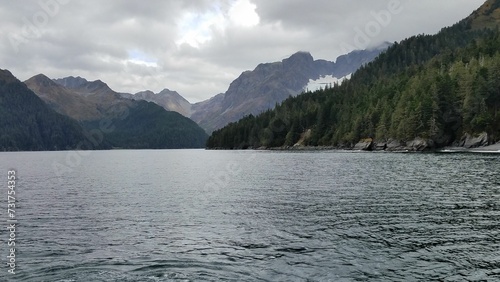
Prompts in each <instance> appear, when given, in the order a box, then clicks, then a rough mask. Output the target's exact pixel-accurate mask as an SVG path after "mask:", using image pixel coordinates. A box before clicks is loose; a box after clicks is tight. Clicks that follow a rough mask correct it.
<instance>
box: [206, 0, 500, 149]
mask: <svg viewBox="0 0 500 282" xmlns="http://www.w3.org/2000/svg"><path fill="white" fill-rule="evenodd" d="M499 15H500V0H488V1H486V2H485V4H484V5H482V6H481V7H480V8H479V9H478V10H476V11H474V12H473V13H472V14H471V15H470V16H469V17H467V18H465V19H464V20H462V21H460V22H458V23H457V24H455V25H453V26H451V27H447V28H443V29H442V30H441V31H440V32H439V33H437V34H435V35H417V36H412V37H410V38H407V39H405V40H403V41H401V42H399V43H396V44H394V45H392V46H391V47H389V48H388V49H387V51H386V52H384V53H382V54H381V55H380V56H378V57H377V58H376V59H375V60H373V61H372V62H370V63H368V64H366V65H364V66H363V67H361V68H360V69H359V70H358V71H356V72H355V73H354V74H353V75H352V77H351V78H350V79H349V80H348V81H345V82H344V83H342V84H341V85H335V86H334V87H332V88H329V89H323V90H320V91H316V92H314V93H305V94H303V95H299V96H297V97H291V98H289V99H287V100H285V101H283V102H282V103H281V104H280V105H278V106H277V107H275V109H274V110H271V111H266V112H264V113H262V114H260V115H257V116H254V115H251V116H247V117H245V118H243V119H241V120H239V121H238V122H236V123H232V124H230V125H228V126H226V127H224V128H222V129H220V130H217V131H215V132H213V134H212V136H211V137H210V138H209V140H208V143H207V144H208V147H209V148H226V149H234V148H259V147H265V148H270V147H279V148H292V147H293V148H301V147H303V146H304V145H306V146H327V147H333V148H350V149H352V148H355V149H360V150H417V151H420V150H429V149H435V148H442V147H444V146H464V147H467V148H470V147H477V146H483V145H488V144H491V143H495V142H497V141H499V140H500V80H499V77H500V52H499V51H498V50H499V46H500V31H499V29H498V28H499V23H500V16H499Z"/></svg>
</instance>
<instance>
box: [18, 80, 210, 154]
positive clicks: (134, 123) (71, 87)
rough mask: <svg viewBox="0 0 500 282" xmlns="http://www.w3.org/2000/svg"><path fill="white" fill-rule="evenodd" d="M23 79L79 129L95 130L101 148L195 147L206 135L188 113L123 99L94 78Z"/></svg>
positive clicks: (203, 142)
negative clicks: (76, 124)
mask: <svg viewBox="0 0 500 282" xmlns="http://www.w3.org/2000/svg"><path fill="white" fill-rule="evenodd" d="M24 84H25V86H27V87H28V88H29V89H30V90H32V91H33V92H32V93H33V95H37V96H38V97H39V98H41V99H42V100H43V101H44V102H45V103H46V104H47V105H48V106H49V107H50V108H51V109H53V110H54V111H56V112H58V113H59V114H62V115H64V116H67V117H69V118H71V119H72V120H74V121H76V122H78V125H79V126H80V127H81V129H82V131H83V132H87V133H89V134H90V135H92V134H98V135H100V136H101V138H99V139H102V140H100V142H99V146H100V147H102V148H134V149H145V148H150V149H173V148H201V147H203V146H204V144H205V141H206V139H207V137H208V136H207V134H206V133H205V132H204V131H203V129H201V128H200V127H199V126H198V125H197V124H196V123H195V122H193V121H192V120H190V119H189V118H186V117H184V116H182V115H181V114H179V113H177V112H173V111H167V110H165V109H164V108H162V107H161V106H159V105H157V104H155V103H151V102H147V101H142V100H141V101H134V100H130V99H125V98H123V97H122V95H120V94H119V93H117V92H115V91H113V90H112V89H111V88H109V86H108V85H107V84H106V83H104V82H102V81H100V80H97V81H87V80H86V79H84V78H81V77H67V78H64V79H55V80H52V79H50V78H48V77H47V76H45V75H43V74H39V75H36V76H34V77H32V78H30V79H28V80H26V81H25V82H24Z"/></svg>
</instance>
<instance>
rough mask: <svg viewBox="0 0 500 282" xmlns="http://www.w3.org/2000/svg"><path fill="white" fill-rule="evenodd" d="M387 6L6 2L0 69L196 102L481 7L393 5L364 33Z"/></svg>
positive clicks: (322, 0)
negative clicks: (265, 73) (264, 72)
mask: <svg viewBox="0 0 500 282" xmlns="http://www.w3.org/2000/svg"><path fill="white" fill-rule="evenodd" d="M391 1H397V0H373V1H362V0H334V1H332V0H315V1H306V0H273V1H269V0H193V1H183V0H169V1H163V0H149V1H147V2H145V3H139V2H137V1H132V0H117V1H97V0H88V1H74V0H26V1H5V3H3V4H2V8H1V9H0V19H1V20H0V36H1V37H2V39H3V40H2V41H0V62H2V66H0V67H1V68H7V69H9V70H11V71H12V72H13V73H14V74H15V75H16V76H17V77H18V78H20V79H22V80H24V79H27V78H29V77H31V76H33V75H35V74H38V73H44V74H46V75H48V76H49V77H53V78H58V77H63V76H69V75H74V76H77V75H79V76H83V77H86V78H87V79H91V80H94V79H101V80H103V81H105V82H107V83H108V84H109V85H110V87H111V88H113V89H115V90H116V91H119V92H129V93H134V92H138V91H140V90H144V89H150V90H153V91H155V92H159V91H161V90H162V89H163V88H169V89H171V90H176V91H178V92H179V93H180V94H181V95H183V96H185V97H186V98H187V99H188V100H190V101H192V102H195V101H200V100H204V99H207V98H210V97H211V96H213V95H215V94H218V93H221V92H224V91H226V90H227V88H228V86H229V84H230V82H231V81H232V80H234V79H235V78H237V77H238V76H239V75H240V73H241V72H243V71H245V70H249V69H253V68H254V67H255V66H256V65H258V64H259V63H263V62H272V61H277V60H281V59H283V58H285V57H287V56H289V55H291V54H292V53H294V52H296V51H299V50H304V51H310V52H311V53H312V54H313V56H314V57H315V58H322V59H328V60H335V58H336V57H337V56H339V55H341V54H342V53H345V52H348V51H351V50H350V49H352V48H356V46H357V45H356V38H358V37H359V34H358V33H359V31H366V28H367V27H368V28H371V31H376V32H372V33H373V36H372V34H370V36H369V38H368V39H369V42H368V43H369V44H377V43H380V42H382V41H386V40H387V41H399V40H401V39H404V38H405V37H409V36H411V35H414V34H419V33H435V32H437V31H439V30H440V29H441V28H442V27H444V26H448V25H451V24H453V23H455V22H457V21H458V20H460V19H462V18H464V17H466V16H467V15H469V14H470V13H471V12H472V11H473V10H474V9H476V8H477V7H479V6H480V5H481V4H482V3H483V0H443V1H431V0H421V1H410V0H400V5H401V8H402V10H401V12H399V13H392V14H391V18H390V23H388V24H387V25H382V24H380V23H379V24H380V29H377V27H376V26H373V25H372V26H370V24H373V22H375V23H376V22H377V19H376V18H375V17H374V13H380V12H381V11H387V9H388V5H389V3H391ZM369 30H370V29H369ZM357 36H358V37H357ZM359 38H361V37H359Z"/></svg>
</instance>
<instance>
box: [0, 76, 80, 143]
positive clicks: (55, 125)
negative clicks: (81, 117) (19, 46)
mask: <svg viewBox="0 0 500 282" xmlns="http://www.w3.org/2000/svg"><path fill="white" fill-rule="evenodd" d="M83 140H85V136H84V134H83V130H82V128H81V127H80V125H79V124H78V123H77V122H76V121H74V120H72V119H70V118H68V117H66V116H63V115H61V114H58V113H56V112H55V111H54V110H52V109H50V108H49V107H48V106H47V105H46V104H45V103H44V102H43V101H42V100H41V99H40V98H38V97H37V96H36V95H35V94H34V93H33V92H32V91H31V90H29V89H28V88H27V87H26V85H25V84H24V83H22V82H20V81H19V80H17V79H16V78H15V77H14V76H13V75H12V74H11V73H10V72H9V71H6V70H0V151H19V150H23V151H40V150H66V149H75V148H77V147H78V144H79V143H80V142H81V141H83Z"/></svg>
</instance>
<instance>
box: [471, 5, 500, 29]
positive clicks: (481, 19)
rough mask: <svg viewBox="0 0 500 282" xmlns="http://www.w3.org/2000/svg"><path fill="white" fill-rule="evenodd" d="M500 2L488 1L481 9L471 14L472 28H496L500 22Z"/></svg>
mask: <svg viewBox="0 0 500 282" xmlns="http://www.w3.org/2000/svg"><path fill="white" fill-rule="evenodd" d="M499 8H500V2H497V1H486V2H485V3H484V5H482V6H481V7H480V8H479V9H477V10H476V11H474V13H472V15H470V16H469V18H468V20H469V22H470V27H471V28H472V29H482V28H496V27H498V26H499V23H500V10H499Z"/></svg>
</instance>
